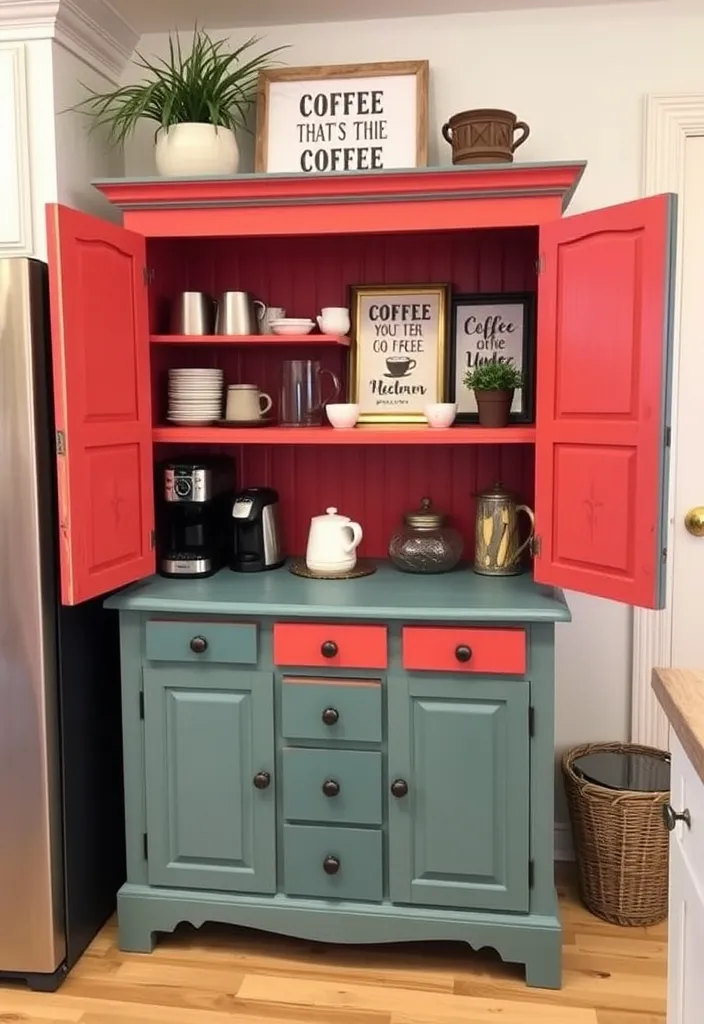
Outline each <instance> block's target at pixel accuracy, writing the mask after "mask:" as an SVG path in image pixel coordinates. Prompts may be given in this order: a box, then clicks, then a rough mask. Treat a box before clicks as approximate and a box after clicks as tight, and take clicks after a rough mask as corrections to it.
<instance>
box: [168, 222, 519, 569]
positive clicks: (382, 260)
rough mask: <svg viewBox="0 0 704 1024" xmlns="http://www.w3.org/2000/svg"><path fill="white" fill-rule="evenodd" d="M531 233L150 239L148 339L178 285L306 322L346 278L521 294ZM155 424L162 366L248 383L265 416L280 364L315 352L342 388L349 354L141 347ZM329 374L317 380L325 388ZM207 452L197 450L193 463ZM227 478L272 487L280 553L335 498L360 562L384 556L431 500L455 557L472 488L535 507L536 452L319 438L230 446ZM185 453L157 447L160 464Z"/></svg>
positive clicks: (333, 302) (339, 296)
mask: <svg viewBox="0 0 704 1024" xmlns="http://www.w3.org/2000/svg"><path fill="white" fill-rule="evenodd" d="M536 256H537V231H536V230H534V229H532V228H512V229H506V230H491V231H483V230H477V231H467V232H430V233H418V234H415V233H413V234H404V235H360V236H332V235H330V236H324V237H317V238H296V239H294V238H239V239H179V240H174V239H150V240H149V241H148V262H149V266H150V268H151V269H152V270H153V278H152V282H151V284H150V323H151V332H152V333H155V334H156V333H162V332H165V331H166V330H168V310H169V302H170V300H171V299H172V298H173V297H174V296H175V295H177V294H178V292H179V291H181V290H194V291H207V292H209V293H211V294H213V295H217V294H218V293H219V292H222V291H226V290H234V289H241V290H246V291H250V292H252V294H254V295H255V296H256V297H257V298H261V299H262V300H263V301H265V302H267V303H269V304H271V305H280V306H284V307H285V308H286V310H287V313H288V315H289V316H314V315H315V314H316V313H317V312H319V310H320V308H321V306H338V305H346V304H347V302H348V297H347V287H348V286H349V285H350V284H363V283H369V284H385V283H389V284H403V283H410V284H418V283H428V282H433V281H436V282H444V283H445V282H446V283H449V284H451V285H452V286H453V287H454V289H455V291H457V292H461V293H469V292H478V291H486V292H500V291H531V290H535V287H536V273H535V262H536ZM151 355H152V408H153V421H154V423H155V424H159V423H163V422H164V417H165V413H166V371H167V369H168V368H169V367H171V366H221V367H222V368H223V369H224V370H225V377H226V382H227V383H256V384H258V385H259V387H260V388H262V390H264V391H267V392H269V394H271V396H272V398H273V399H274V412H276V410H277V404H278V390H279V382H280V376H281V361H282V360H283V359H286V358H288V359H291V358H302V359H306V358H310V359H317V360H319V361H320V362H321V363H322V365H323V366H326V367H328V368H329V369H331V370H333V371H334V372H335V373H337V374H338V375H339V376H340V377H341V379H342V381H343V386H344V385H345V384H346V368H347V360H348V352H347V350H344V349H340V348H339V347H337V346H331V347H330V348H321V347H315V348H314V347H308V348H306V347H305V346H302V347H301V348H300V349H299V350H296V351H292V350H288V349H287V350H279V349H271V348H266V349H259V350H257V349H245V348H240V347H233V348H231V349H228V348H227V347H226V346H222V345H218V346H216V345H211V346H209V345H207V344H205V345H199V344H195V345H185V344H179V345H174V346H173V348H171V347H170V346H168V345H164V344H160V345H152V346H151ZM327 385H328V382H325V383H324V387H327ZM216 450H218V449H217V448H216V447H205V446H195V447H193V448H191V449H190V454H191V456H195V457H196V458H197V457H198V456H199V455H200V456H202V455H204V454H205V453H206V452H215V451H216ZM220 451H221V452H222V454H227V455H231V456H234V457H235V459H236V460H237V466H238V480H237V485H238V486H248V487H249V486H258V485H262V486H271V487H274V488H275V489H276V490H277V491H278V492H279V495H280V498H281V502H282V513H283V517H282V518H283V528H284V540H285V544H286V548H287V552H288V553H289V554H291V555H300V554H304V553H305V546H306V541H307V537H308V526H309V523H310V519H311V517H312V516H314V515H320V514H321V512H323V511H324V510H325V508H327V507H328V506H331V505H332V506H335V507H337V508H338V509H339V510H340V511H341V512H343V513H344V514H345V515H349V516H351V517H352V518H354V519H356V520H358V521H359V522H360V523H361V524H362V526H363V528H364V540H363V541H362V544H361V546H360V549H359V554H360V556H366V557H373V558H381V557H385V556H386V553H387V549H388V543H389V539H390V537H391V534H392V532H393V531H394V530H395V529H396V528H397V527H398V526H399V525H400V523H401V517H402V515H403V513H404V512H406V511H408V510H409V509H412V508H416V507H417V506H418V505H419V503H420V500H421V498H423V497H425V496H426V495H427V496H429V497H430V498H431V499H432V501H433V503H434V505H435V506H436V507H437V508H439V509H442V510H443V511H444V512H446V513H447V514H448V515H449V516H450V518H451V520H452V522H453V524H454V525H455V526H456V527H457V528H458V529H459V530H460V531H461V533H462V534H463V536H464V539H465V544H466V550H465V554H466V557H467V558H471V557H472V552H473V544H474V508H475V498H474V495H475V494H476V493H477V491H479V490H481V489H483V488H485V487H488V486H490V485H492V484H494V483H496V482H497V481H501V482H502V483H503V484H504V485H505V486H507V487H509V488H511V489H512V490H513V491H515V492H516V494H517V495H518V497H519V498H520V499H521V500H522V501H525V502H527V503H528V504H531V505H532V503H533V497H534V451H533V446H532V445H529V444H526V445H509V444H507V445H496V446H495V445H477V446H476V447H475V446H472V445H468V446H461V447H455V446H451V445H448V446H447V447H446V448H445V447H442V446H435V445H434V446H432V447H428V448H426V447H423V446H421V445H418V446H415V445H409V446H405V445H404V446H394V445H393V443H389V444H388V445H383V446H373V447H369V448H367V447H365V446H359V447H356V446H355V447H345V446H339V447H338V446H335V445H327V446H323V445H321V446H320V447H317V446H312V447H305V448H303V447H301V448H296V447H295V445H281V446H277V445H261V444H257V445H256V446H251V447H250V446H247V445H241V446H230V445H223V446H222V448H221V449H220ZM183 453H184V449H183V448H176V447H175V446H172V445H158V446H157V456H158V457H159V458H173V457H176V456H177V455H179V454H183Z"/></svg>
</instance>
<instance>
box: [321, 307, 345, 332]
mask: <svg viewBox="0 0 704 1024" xmlns="http://www.w3.org/2000/svg"><path fill="white" fill-rule="evenodd" d="M316 320H317V321H318V327H319V328H320V330H321V331H322V332H323V334H347V332H348V331H349V329H350V311H349V309H348V308H347V306H323V308H322V309H321V310H320V316H318V317H316Z"/></svg>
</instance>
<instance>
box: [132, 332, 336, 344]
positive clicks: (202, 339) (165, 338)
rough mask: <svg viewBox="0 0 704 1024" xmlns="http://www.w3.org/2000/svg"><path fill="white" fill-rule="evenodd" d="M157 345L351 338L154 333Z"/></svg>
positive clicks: (314, 341)
mask: <svg viewBox="0 0 704 1024" xmlns="http://www.w3.org/2000/svg"><path fill="white" fill-rule="evenodd" d="M151 341H152V343H153V344H155V345H264V346H268V345H271V346H273V345H278V346H287V345H299V346H300V345H342V346H343V347H348V346H349V344H350V339H349V338H347V337H344V336H342V335H339V334H240V335H233V334H152V336H151Z"/></svg>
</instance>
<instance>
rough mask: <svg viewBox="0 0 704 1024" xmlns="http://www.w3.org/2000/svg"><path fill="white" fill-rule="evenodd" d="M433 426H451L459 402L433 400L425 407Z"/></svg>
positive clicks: (428, 419) (427, 416) (424, 411)
mask: <svg viewBox="0 0 704 1024" xmlns="http://www.w3.org/2000/svg"><path fill="white" fill-rule="evenodd" d="M423 415H424V416H425V418H426V420H427V421H428V423H429V424H430V426H431V427H437V428H442V427H451V426H452V424H453V423H454V422H455V416H456V415H457V402H431V404H430V405H426V407H425V409H423Z"/></svg>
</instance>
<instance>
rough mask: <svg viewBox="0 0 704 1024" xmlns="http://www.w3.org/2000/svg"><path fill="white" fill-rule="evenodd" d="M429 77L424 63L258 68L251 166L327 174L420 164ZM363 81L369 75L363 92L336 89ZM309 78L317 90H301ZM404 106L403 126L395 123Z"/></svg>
mask: <svg viewBox="0 0 704 1024" xmlns="http://www.w3.org/2000/svg"><path fill="white" fill-rule="evenodd" d="M428 78H429V64H428V61H427V60H407V61H386V62H382V63H376V64H330V65H321V66H312V67H301V68H276V69H267V70H265V71H260V72H259V81H258V87H257V128H256V146H255V156H254V169H255V171H257V172H263V171H266V172H270V173H283V174H294V173H295V174H305V173H316V174H325V173H333V172H338V173H339V172H345V171H346V172H351V171H364V170H371V171H373V170H379V171H380V170H390V169H392V168H397V169H401V168H404V167H425V166H426V164H427V161H428ZM360 79H364V80H366V81H365V83H364V85H365V88H363V89H360V90H357V91H355V90H353V89H347V90H344V89H341V88H339V87H338V89H337V90H336V89H335V88H334V86H335V84H336V83H338V84H339V86H340V87H341V86H342V85H343V84H344V82H345V80H347V81H348V82H349V81H350V80H354V81H355V82H358V81H359V80H360ZM307 83H310V84H311V86H312V87H314V91H313V90H306V89H305V86H306V84H307ZM327 83H329V84H330V86H331V87H330V88H329V89H326V84H327ZM375 83H376V88H374V85H375ZM360 84H361V83H360ZM405 105H408V106H409V123H408V124H407V125H403V124H401V123H400V120H399V111H400V112H402V111H403V109H404V106H405ZM390 115H392V116H390ZM308 118H311V120H310V121H309V120H307V119H308ZM390 122H392V125H393V126H392V127H390ZM360 136H361V137H360Z"/></svg>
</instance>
